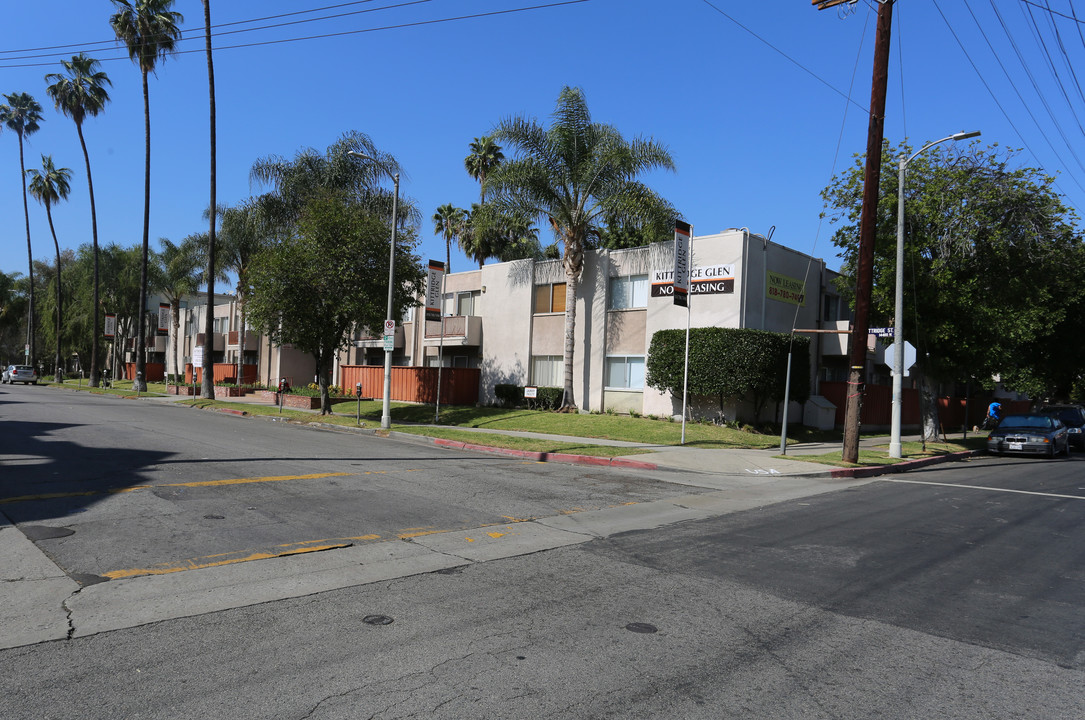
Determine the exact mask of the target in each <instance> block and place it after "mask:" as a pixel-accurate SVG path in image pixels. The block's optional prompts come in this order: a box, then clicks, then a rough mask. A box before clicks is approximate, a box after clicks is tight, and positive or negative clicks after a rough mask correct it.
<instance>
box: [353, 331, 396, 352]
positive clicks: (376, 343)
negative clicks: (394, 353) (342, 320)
mask: <svg viewBox="0 0 1085 720" xmlns="http://www.w3.org/2000/svg"><path fill="white" fill-rule="evenodd" d="M403 346H404V334H403V326H402V325H396V335H395V341H394V344H393V347H397V348H402V347H403ZM354 347H356V348H377V349H384V338H383V337H374V336H372V335H370V336H368V337H363V338H359V339H358V340H355V341H354Z"/></svg>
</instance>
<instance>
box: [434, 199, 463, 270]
mask: <svg viewBox="0 0 1085 720" xmlns="http://www.w3.org/2000/svg"><path fill="white" fill-rule="evenodd" d="M466 219H467V212H466V211H465V210H464V209H463V208H458V207H456V206H455V205H453V204H452V203H445V204H444V205H442V206H441V207H439V208H437V212H435V213H434V214H433V232H435V233H437V234H438V235H440V236H441V237H443V238H444V239H445V272H446V273H450V272H452V240H453V239H454V238H456V237H458V236H459V235H460V233H461V232H463V224H464V222H465V220H466Z"/></svg>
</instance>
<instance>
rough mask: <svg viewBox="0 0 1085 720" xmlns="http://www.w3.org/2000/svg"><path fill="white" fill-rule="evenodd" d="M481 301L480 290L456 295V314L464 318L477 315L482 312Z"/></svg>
mask: <svg viewBox="0 0 1085 720" xmlns="http://www.w3.org/2000/svg"><path fill="white" fill-rule="evenodd" d="M481 301H482V291H481V290H472V291H471V292H461V293H458V294H457V295H456V314H457V315H465V316H469V315H478V314H479V313H480V312H481V311H482V307H481V305H482V302H481Z"/></svg>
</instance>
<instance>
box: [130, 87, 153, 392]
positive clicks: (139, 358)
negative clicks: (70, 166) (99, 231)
mask: <svg viewBox="0 0 1085 720" xmlns="http://www.w3.org/2000/svg"><path fill="white" fill-rule="evenodd" d="M143 131H144V137H145V138H146V140H147V150H146V154H145V156H144V161H143V178H144V180H143V255H142V256H141V260H140V264H139V313H138V314H139V322H138V323H137V325H136V328H137V329H136V333H137V334H136V377H135V378H133V383H134V384H133V387H135V388H137V389H138V390H140V391H144V390H146V389H147V377H146V369H147V358H146V354H147V252H148V249H149V247H150V235H151V98H150V94H149V91H148V88H147V71H146V70H145V71H143Z"/></svg>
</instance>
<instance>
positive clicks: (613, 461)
mask: <svg viewBox="0 0 1085 720" xmlns="http://www.w3.org/2000/svg"><path fill="white" fill-rule="evenodd" d="M433 444H434V445H439V446H441V447H447V448H450V449H452V450H474V451H477V452H486V453H493V454H495V455H508V456H510V457H519V458H526V459H528V460H535V461H537V462H565V463H572V464H574V465H595V466H598V467H618V468H627V469H631V470H658V469H659V466H658V465H656V464H655V463H650V462H644V461H641V460H626V459H625V458H608V457H597V456H595V455H570V454H568V453H550V452H534V451H531V450H513V449H511V448H499V447H490V446H488V445H474V444H471V443H465V442H460V441H458V440H445V439H444V438H433Z"/></svg>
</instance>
